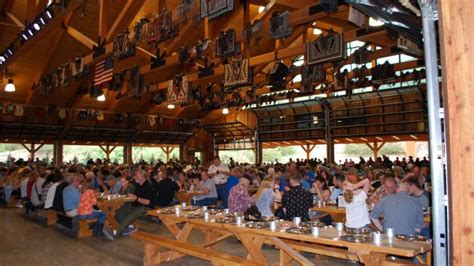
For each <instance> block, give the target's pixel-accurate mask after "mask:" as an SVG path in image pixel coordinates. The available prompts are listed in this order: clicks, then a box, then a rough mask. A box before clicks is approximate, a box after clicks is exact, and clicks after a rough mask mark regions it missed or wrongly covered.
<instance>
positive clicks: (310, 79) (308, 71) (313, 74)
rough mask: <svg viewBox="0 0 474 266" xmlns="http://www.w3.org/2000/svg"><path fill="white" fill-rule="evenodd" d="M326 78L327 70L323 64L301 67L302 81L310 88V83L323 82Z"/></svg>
mask: <svg viewBox="0 0 474 266" xmlns="http://www.w3.org/2000/svg"><path fill="white" fill-rule="evenodd" d="M325 79H326V71H325V69H324V68H323V65H322V64H316V65H308V66H302V67H301V83H302V84H303V86H304V87H307V89H309V87H310V85H311V84H313V83H317V82H323V81H324V80H325Z"/></svg>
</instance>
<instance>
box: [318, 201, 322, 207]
mask: <svg viewBox="0 0 474 266" xmlns="http://www.w3.org/2000/svg"><path fill="white" fill-rule="evenodd" d="M317 204H318V207H319V208H321V207H322V206H323V202H322V201H320V200H318V202H317Z"/></svg>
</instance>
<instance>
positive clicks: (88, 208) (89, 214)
mask: <svg viewBox="0 0 474 266" xmlns="http://www.w3.org/2000/svg"><path fill="white" fill-rule="evenodd" d="M96 204H97V198H96V197H95V192H94V190H93V189H92V181H91V180H86V181H84V183H82V194H81V199H80V201H79V207H78V208H77V210H78V213H79V219H83V220H87V219H97V222H96V225H95V227H94V236H98V235H100V234H101V233H102V229H103V228H104V222H105V213H103V212H102V211H97V210H94V205H96Z"/></svg>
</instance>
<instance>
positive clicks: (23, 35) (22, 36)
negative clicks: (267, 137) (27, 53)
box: [21, 33, 28, 41]
mask: <svg viewBox="0 0 474 266" xmlns="http://www.w3.org/2000/svg"><path fill="white" fill-rule="evenodd" d="M21 38H23V40H24V41H28V36H26V34H25V33H22V34H21Z"/></svg>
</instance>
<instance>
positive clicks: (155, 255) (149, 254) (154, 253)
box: [143, 242, 160, 266]
mask: <svg viewBox="0 0 474 266" xmlns="http://www.w3.org/2000/svg"><path fill="white" fill-rule="evenodd" d="M143 264H144V265H145V266H148V265H157V264H160V247H159V246H157V245H155V244H151V243H147V242H145V255H144V259H143Z"/></svg>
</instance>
